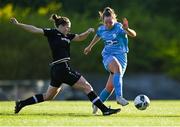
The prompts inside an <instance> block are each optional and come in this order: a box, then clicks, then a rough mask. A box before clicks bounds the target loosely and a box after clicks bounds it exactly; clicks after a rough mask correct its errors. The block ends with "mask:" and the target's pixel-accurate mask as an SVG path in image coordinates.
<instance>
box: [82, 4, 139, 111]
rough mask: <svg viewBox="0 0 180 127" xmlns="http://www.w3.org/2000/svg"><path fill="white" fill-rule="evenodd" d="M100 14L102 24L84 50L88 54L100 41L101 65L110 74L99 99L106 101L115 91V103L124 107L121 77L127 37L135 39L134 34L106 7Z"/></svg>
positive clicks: (126, 22) (94, 107)
mask: <svg viewBox="0 0 180 127" xmlns="http://www.w3.org/2000/svg"><path fill="white" fill-rule="evenodd" d="M99 14H100V18H101V19H102V21H103V24H102V25H101V26H99V28H98V30H97V32H96V35H95V36H94V38H93V40H92V41H91V43H90V44H89V45H88V46H87V47H86V48H85V49H84V53H85V54H88V53H89V52H90V51H91V49H92V47H93V46H94V45H95V44H96V43H97V42H98V41H99V40H100V39H102V40H103V42H104V45H105V46H104V49H103V51H102V57H103V64H104V67H105V69H106V70H107V71H109V72H110V75H109V79H108V81H107V84H106V87H105V88H104V89H103V90H102V92H101V94H100V99H101V100H102V101H103V102H104V101H106V100H107V99H108V98H109V96H110V95H111V93H112V92H113V91H114V89H115V95H116V100H117V103H118V104H120V105H122V106H125V105H128V104H129V103H128V101H127V100H126V99H125V98H123V90H122V86H123V81H122V78H123V75H124V72H125V70H126V66H127V53H128V51H129V49H128V36H127V35H129V36H131V37H135V36H136V32H135V31H134V30H132V29H130V28H129V27H128V21H127V19H126V18H124V19H123V24H121V23H120V22H117V19H116V14H115V12H114V10H113V9H111V8H110V7H106V8H105V9H104V11H103V12H102V13H101V12H99ZM96 112H97V107H96V106H93V113H96Z"/></svg>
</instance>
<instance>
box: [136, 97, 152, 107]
mask: <svg viewBox="0 0 180 127" xmlns="http://www.w3.org/2000/svg"><path fill="white" fill-rule="evenodd" d="M149 104H150V100H149V98H148V97H147V96H146V95H143V94H141V95H138V96H137V97H136V98H135V99H134V105H135V107H136V108H137V109H139V110H145V109H146V108H147V107H148V106H149Z"/></svg>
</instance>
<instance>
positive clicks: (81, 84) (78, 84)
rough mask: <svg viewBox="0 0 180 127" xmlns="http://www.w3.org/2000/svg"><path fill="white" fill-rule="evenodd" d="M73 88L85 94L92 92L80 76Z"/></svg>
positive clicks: (87, 83)
mask: <svg viewBox="0 0 180 127" xmlns="http://www.w3.org/2000/svg"><path fill="white" fill-rule="evenodd" d="M73 88H76V89H78V90H81V91H83V92H85V93H86V94H88V93H89V92H91V91H92V90H93V88H92V86H91V85H90V84H89V82H88V81H87V80H86V79H85V78H84V77H83V76H81V77H80V79H79V80H78V81H77V82H76V83H75V84H74V85H73Z"/></svg>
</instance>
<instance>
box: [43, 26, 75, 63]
mask: <svg viewBox="0 0 180 127" xmlns="http://www.w3.org/2000/svg"><path fill="white" fill-rule="evenodd" d="M43 31H44V35H45V36H46V37H47V38H48V42H49V46H50V48H51V52H52V56H53V61H57V60H60V59H64V58H68V57H70V42H71V40H72V39H73V38H74V37H75V34H72V33H69V34H67V35H64V34H63V33H61V32H59V31H58V30H56V29H49V28H46V29H43Z"/></svg>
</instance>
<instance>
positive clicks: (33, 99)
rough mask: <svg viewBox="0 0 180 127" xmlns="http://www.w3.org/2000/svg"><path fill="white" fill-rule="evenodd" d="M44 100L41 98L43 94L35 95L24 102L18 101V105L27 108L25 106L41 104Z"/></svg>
mask: <svg viewBox="0 0 180 127" xmlns="http://www.w3.org/2000/svg"><path fill="white" fill-rule="evenodd" d="M43 101H44V98H43V94H36V95H35V96H32V97H30V98H28V99H26V100H23V101H20V103H21V104H22V106H23V107H24V106H27V105H32V104H36V103H40V102H43Z"/></svg>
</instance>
